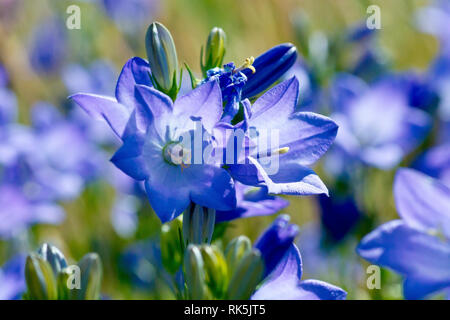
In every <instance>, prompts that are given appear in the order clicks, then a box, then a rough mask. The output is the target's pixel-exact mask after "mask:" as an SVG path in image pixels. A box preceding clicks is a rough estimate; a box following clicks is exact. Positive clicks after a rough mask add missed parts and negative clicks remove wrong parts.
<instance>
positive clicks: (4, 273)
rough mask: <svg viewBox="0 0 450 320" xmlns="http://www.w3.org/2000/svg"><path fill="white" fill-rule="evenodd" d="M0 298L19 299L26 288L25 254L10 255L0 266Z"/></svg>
mask: <svg viewBox="0 0 450 320" xmlns="http://www.w3.org/2000/svg"><path fill="white" fill-rule="evenodd" d="M0 283H1V284H2V285H1V286H0V300H19V299H21V297H22V294H23V293H24V292H25V290H26V285H25V255H22V254H18V255H16V256H14V257H12V258H11V259H10V260H9V261H7V262H6V263H5V264H4V265H3V266H2V267H1V268H0Z"/></svg>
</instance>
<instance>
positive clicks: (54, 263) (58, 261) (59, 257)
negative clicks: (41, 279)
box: [38, 243, 67, 277]
mask: <svg viewBox="0 0 450 320" xmlns="http://www.w3.org/2000/svg"><path fill="white" fill-rule="evenodd" d="M38 253H39V255H40V256H41V258H42V259H44V260H45V261H47V262H48V263H49V264H50V266H51V267H52V270H53V273H54V275H55V277H57V275H58V273H59V272H61V270H63V269H64V268H66V267H67V261H66V258H65V257H64V255H63V254H62V252H61V251H60V250H59V249H58V248H57V247H55V246H52V245H50V244H48V243H44V244H43V245H42V246H41V247H40V248H39V250H38Z"/></svg>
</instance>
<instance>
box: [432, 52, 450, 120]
mask: <svg viewBox="0 0 450 320" xmlns="http://www.w3.org/2000/svg"><path fill="white" fill-rule="evenodd" d="M429 78H430V80H431V83H432V85H433V89H434V90H435V91H436V92H437V94H438V96H439V105H438V116H439V119H440V120H441V121H442V122H447V123H449V122H450V50H449V51H448V52H446V53H441V54H440V55H439V56H438V57H437V58H436V59H435V60H434V61H433V63H432V65H431V66H430V70H429Z"/></svg>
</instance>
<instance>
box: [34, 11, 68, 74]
mask: <svg viewBox="0 0 450 320" xmlns="http://www.w3.org/2000/svg"><path fill="white" fill-rule="evenodd" d="M65 30H66V28H65V25H64V21H62V20H60V19H56V18H51V19H49V20H47V21H45V22H42V23H41V24H39V25H38V26H37V27H36V28H35V30H34V31H33V34H32V37H31V42H30V49H29V59H30V63H31V67H32V68H33V70H34V71H36V72H37V73H40V74H51V73H54V72H57V71H58V70H59V69H60V68H61V67H62V65H63V62H64V60H65V57H66V54H67V48H66V46H67V39H66V36H67V34H66V33H65Z"/></svg>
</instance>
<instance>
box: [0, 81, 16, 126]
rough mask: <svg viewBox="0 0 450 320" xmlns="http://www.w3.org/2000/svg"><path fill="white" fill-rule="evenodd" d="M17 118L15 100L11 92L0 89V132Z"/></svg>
mask: <svg viewBox="0 0 450 320" xmlns="http://www.w3.org/2000/svg"><path fill="white" fill-rule="evenodd" d="M16 118H17V98H16V95H15V94H14V92H12V91H11V90H9V89H7V88H4V87H0V130H1V127H2V126H3V125H6V124H8V123H12V122H14V121H15V120H16Z"/></svg>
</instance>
